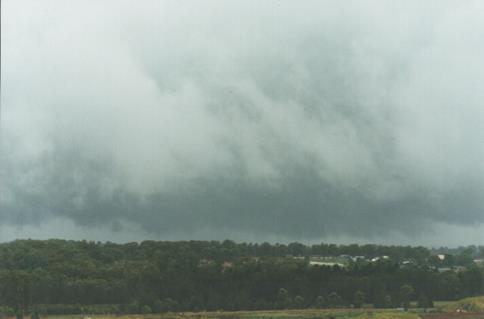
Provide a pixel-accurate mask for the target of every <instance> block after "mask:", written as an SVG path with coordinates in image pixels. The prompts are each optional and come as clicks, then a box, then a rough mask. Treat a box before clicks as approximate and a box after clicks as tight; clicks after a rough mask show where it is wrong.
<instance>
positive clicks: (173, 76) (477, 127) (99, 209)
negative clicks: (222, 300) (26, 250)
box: [0, 0, 484, 246]
mask: <svg viewBox="0 0 484 319" xmlns="http://www.w3.org/2000/svg"><path fill="white" fill-rule="evenodd" d="M2 5H3V10H2V117H1V121H2V125H1V135H0V138H1V144H0V147H1V149H0V165H1V166H0V241H7V240H12V239H14V238H18V237H31V238H51V237H61V238H74V239H80V238H86V239H94V240H112V241H128V240H143V239H225V238H231V239H235V240H238V241H264V240H268V241H273V242H274V241H284V242H287V241H293V240H298V241H302V242H305V243H312V242H320V241H329V242H339V243H346V242H361V243H363V242H365V243H366V242H378V243H392V244H398V243H401V244H423V245H434V246H440V245H450V246H455V245H461V244H471V243H472V244H484V88H483V84H484V60H483V56H484V41H483V39H484V2H482V1H440V0H439V1H425V2H422V1H383V0H382V1H350V0H347V1H336V0H334V1H319V0H318V1H304V2H300V1H282V0H274V1H270V0H269V1H249V0H241V1H232V0H231V1H226V0H220V1H207V0H204V1H179V0H173V1H168V0H166V1H165V0H163V1H160V0H144V1H134V0H131V1H125V0H101V1H99V0H82V1H81V0H77V1H75V0H73V1H65V0H57V1H53V0H42V1H38V0H5V1H2Z"/></svg>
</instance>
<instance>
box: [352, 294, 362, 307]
mask: <svg viewBox="0 0 484 319" xmlns="http://www.w3.org/2000/svg"><path fill="white" fill-rule="evenodd" d="M364 302H365V293H364V292H363V291H361V290H358V291H357V292H355V295H354V297H353V305H354V307H355V308H361V307H363V304H364Z"/></svg>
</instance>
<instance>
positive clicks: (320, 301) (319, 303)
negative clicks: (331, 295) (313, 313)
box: [314, 296, 326, 309]
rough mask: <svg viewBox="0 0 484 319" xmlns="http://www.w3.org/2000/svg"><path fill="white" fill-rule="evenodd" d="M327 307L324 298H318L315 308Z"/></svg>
mask: <svg viewBox="0 0 484 319" xmlns="http://www.w3.org/2000/svg"><path fill="white" fill-rule="evenodd" d="M325 307H326V299H324V297H323V296H317V297H316V300H315V301H314V308H317V309H322V308H325Z"/></svg>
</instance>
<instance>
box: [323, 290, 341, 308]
mask: <svg viewBox="0 0 484 319" xmlns="http://www.w3.org/2000/svg"><path fill="white" fill-rule="evenodd" d="M327 300H328V307H331V308H335V307H340V306H342V305H343V299H342V298H341V297H340V296H339V295H338V294H337V293H336V292H332V293H330V294H329V295H328V298H327Z"/></svg>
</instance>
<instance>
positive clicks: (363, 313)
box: [45, 309, 484, 319]
mask: <svg viewBox="0 0 484 319" xmlns="http://www.w3.org/2000/svg"><path fill="white" fill-rule="evenodd" d="M45 318H47V319H86V318H87V317H82V316H80V315H69V316H67V315H66V316H61V315H56V316H48V317H45ZM89 318H90V319H345V318H349V319H460V318H462V319H484V313H483V314H477V313H475V314H471V313H456V312H449V313H444V312H442V313H431V314H427V313H423V312H419V311H409V312H403V311H398V310H385V309H381V310H380V309H357V310H355V309H324V310H320V309H317V310H315V309H307V310H281V311H235V312H229V311H216V312H183V313H167V314H159V315H158V314H157V315H153V314H152V315H122V316H103V315H95V316H89Z"/></svg>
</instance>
